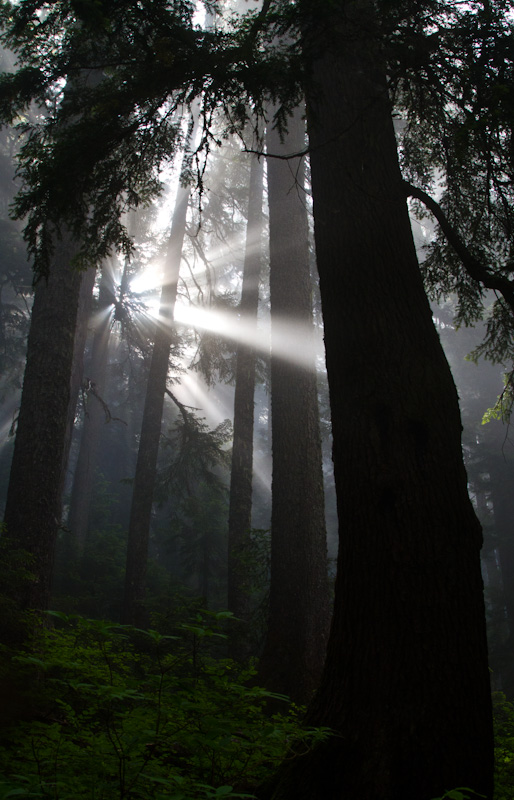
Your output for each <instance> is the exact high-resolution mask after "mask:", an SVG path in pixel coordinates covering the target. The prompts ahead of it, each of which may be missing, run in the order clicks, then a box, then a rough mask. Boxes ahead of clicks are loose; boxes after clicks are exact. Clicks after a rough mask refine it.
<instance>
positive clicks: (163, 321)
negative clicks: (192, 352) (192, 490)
mask: <svg viewBox="0 0 514 800" xmlns="http://www.w3.org/2000/svg"><path fill="white" fill-rule="evenodd" d="M189 194H190V189H189V187H182V186H181V187H180V188H179V190H178V194H177V201H176V205H175V211H174V213H173V221H172V225H171V232H170V238H169V243H168V252H167V256H166V266H165V283H164V284H163V287H162V293H161V302H160V308H159V321H158V323H157V325H156V328H155V339H154V346H153V350H152V357H151V361H150V370H149V374H148V384H147V389H146V397H145V405H144V410H143V422H142V425H141V437H140V440H139V450H138V456H137V464H136V474H135V477H134V485H133V494H132V506H131V509H130V522H129V534H128V546H127V565H126V572H125V593H124V601H123V621H124V622H125V623H127V624H134V625H145V624H146V623H147V618H146V613H145V609H144V596H145V579H146V568H147V563H148V541H149V535H150V520H151V515H152V502H153V492H154V485H155V477H156V474H157V454H158V452H159V442H160V436H161V421H162V411H163V406H164V394H165V391H166V381H167V378H168V365H169V358H170V351H171V344H172V340H173V328H172V324H173V314H174V309H175V300H176V297H177V283H178V276H179V270H180V259H181V255H182V245H183V242H184V235H185V230H186V216H187V207H188V203H189Z"/></svg>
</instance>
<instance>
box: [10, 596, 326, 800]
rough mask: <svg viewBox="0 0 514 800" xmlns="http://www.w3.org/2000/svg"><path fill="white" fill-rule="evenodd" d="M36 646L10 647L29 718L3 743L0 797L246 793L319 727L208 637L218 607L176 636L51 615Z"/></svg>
mask: <svg viewBox="0 0 514 800" xmlns="http://www.w3.org/2000/svg"><path fill="white" fill-rule="evenodd" d="M55 616H56V618H57V625H58V627H56V628H54V629H49V630H46V631H42V632H41V643H40V646H39V652H38V653H36V654H35V653H34V652H32V653H24V654H18V655H17V656H15V657H14V665H15V668H16V670H18V671H19V672H22V673H23V681H24V683H25V684H26V685H27V686H30V687H32V688H34V687H37V691H36V692H33V694H32V705H33V708H32V710H31V713H30V715H29V717H30V718H27V719H25V720H21V721H17V722H16V724H14V723H13V725H12V726H11V728H10V729H9V730H8V731H6V733H5V736H4V737H3V746H2V747H0V774H1V775H3V776H4V777H3V778H2V779H0V799H1V800H4V799H5V800H7V798H14V797H17V798H36V797H39V798H54V799H55V800H68V799H70V800H71V798H73V800H82V799H84V800H86V798H88V800H93V798H94V800H111V799H112V800H114V798H120V800H121V798H126V799H127V800H132V799H134V800H135V798H152V800H160V799H161V798H167V800H200V798H202V799H203V798H222V797H223V798H225V797H227V798H236V797H250V796H251V795H250V794H248V792H249V791H250V790H251V788H252V786H255V785H257V784H258V783H259V782H260V781H261V780H262V779H263V778H264V776H265V775H267V774H268V773H269V771H270V769H273V768H274V766H275V765H276V764H278V763H280V762H281V761H282V759H283V758H284V757H285V756H286V755H289V756H290V757H294V755H295V754H296V753H298V752H301V751H302V749H303V750H305V749H308V748H310V747H312V746H314V745H315V744H316V743H317V742H318V741H319V740H321V739H323V738H325V737H326V736H328V735H329V732H328V730H327V729H311V730H303V729H302V728H301V727H300V725H299V723H298V715H297V713H295V712H291V711H288V710H287V704H286V703H284V706H285V711H284V713H283V714H277V715H275V716H274V717H272V718H271V719H270V718H269V717H267V716H266V714H265V705H266V701H267V700H268V698H269V697H270V694H269V693H267V692H266V691H264V690H263V689H260V688H258V687H252V688H249V687H248V683H249V682H250V681H251V679H252V677H253V673H252V672H251V671H249V670H246V671H243V670H242V669H241V668H240V667H239V666H238V665H236V664H235V662H233V661H231V660H229V659H218V660H215V659H214V658H213V657H212V656H211V655H209V648H208V647H207V646H206V644H207V642H208V641H209V640H212V639H216V638H222V637H224V634H223V632H222V629H221V628H222V624H223V621H224V619H225V618H226V617H227V616H229V615H228V614H227V613H225V612H222V613H218V614H213V613H212V612H211V613H209V612H205V611H203V612H198V614H197V615H196V617H195V618H194V619H193V620H189V621H187V622H183V623H182V624H181V625H180V626H179V628H178V630H177V632H176V635H175V634H174V635H163V634H161V633H159V632H158V631H155V630H148V631H142V630H138V629H134V628H130V627H128V626H120V625H114V624H111V623H109V622H105V621H98V620H88V619H84V618H81V617H77V616H66V615H64V614H56V615H55Z"/></svg>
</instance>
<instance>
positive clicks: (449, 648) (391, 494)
mask: <svg viewBox="0 0 514 800" xmlns="http://www.w3.org/2000/svg"><path fill="white" fill-rule="evenodd" d="M303 9H304V11H305V12H306V19H305V23H306V27H305V31H306V33H305V39H306V41H305V52H306V53H307V54H310V55H312V59H313V60H312V75H311V82H310V84H309V86H308V122H309V125H308V127H309V136H310V148H311V170H312V185H313V196H314V219H315V238H316V252H317V261H318V270H319V274H320V288H321V297H322V304H323V316H324V324H325V345H326V359H327V369H328V378H329V385H330V402H331V410H332V425H333V436H334V446H333V459H334V470H335V482H336V488H337V498H338V513H339V525H340V549H339V558H338V575H337V584H336V597H335V609H334V617H333V622H332V629H331V635H330V640H329V645H328V652H327V660H326V665H325V670H324V673H323V677H322V682H321V686H320V689H319V692H318V693H317V695H316V697H315V700H314V702H313V703H312V705H311V707H310V710H309V713H308V722H309V724H311V725H328V726H330V727H331V728H333V729H334V731H335V732H336V735H335V736H334V737H332V738H330V739H329V740H328V741H327V742H326V743H324V744H322V745H320V746H319V747H317V748H316V749H314V750H313V751H312V752H311V753H309V754H308V755H307V756H304V757H302V758H300V759H297V760H296V761H293V762H292V764H290V765H285V766H284V768H283V769H282V770H281V771H279V774H278V776H277V778H276V780H275V782H274V785H273V786H272V787H271V788H270V787H268V789H267V790H266V791H265V792H263V793H262V795H261V796H262V797H273V798H274V800H279V798H280V799H281V800H282V798H288V800H292V798H294V799H295V800H302V799H304V798H309V800H321V798H323V800H335V799H336V798H337V800H341V798H347V800H354V799H355V798H357V797H358V798H359V800H393V799H394V800H412V797H416V798H417V800H430V798H433V797H437V796H441V795H442V794H444V792H445V791H447V790H449V789H452V788H455V787H457V786H470V787H471V788H473V789H474V790H475V791H476V792H479V793H482V794H483V795H485V796H486V797H487V798H491V797H492V793H493V785H492V783H493V780H492V776H493V741H492V722H491V698H490V690H489V675H488V666H487V645H486V634H485V616H484V601H483V587H482V578H481V573H480V547H481V530H480V526H479V523H478V521H477V519H476V516H475V514H474V512H473V509H472V506H471V503H470V501H469V498H468V495H467V487H466V473H465V470H464V467H463V462H462V452H461V442H460V432H461V424H460V416H459V408H458V401H457V394H456V391H455V387H454V384H453V381H452V377H451V374H450V370H449V367H448V364H447V362H446V359H445V357H444V355H443V351H442V349H441V345H440V342H439V340H438V337H437V335H436V332H435V330H434V327H433V324H432V320H431V313H430V308H429V304H428V302H427V299H426V296H425V294H424V291H423V286H422V281H421V277H420V274H419V270H418V265H417V261H416V255H415V250H414V245H413V241H412V234H411V230H410V223H409V217H408V212H407V207H406V203H405V200H404V198H403V197H402V194H403V188H402V182H401V175H400V171H399V167H398V160H397V148H396V142H395V138H394V132H393V126H392V121H391V109H390V104H389V99H388V95H387V86H386V81H385V79H384V71H383V69H382V65H381V59H380V53H379V51H378V45H377V38H376V33H375V31H374V29H373V14H374V11H373V10H372V9H371V8H370V5H368V4H367V3H362V2H355V3H352V4H350V3H346V2H344V0H340V1H339V2H336V3H335V4H333V6H332V10H331V12H330V14H329V15H328V19H327V24H326V25H324V26H323V27H321V26H320V25H319V22H317V19H318V17H317V14H319V7H317V4H316V3H315V2H311V0H305V2H304V3H303ZM307 14H309V15H310V18H308V17H307ZM316 24H317V28H316ZM315 34H316V38H314V35H315ZM321 43H322V46H321ZM321 53H323V55H321Z"/></svg>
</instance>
